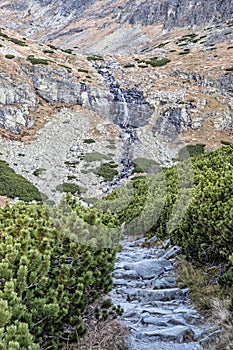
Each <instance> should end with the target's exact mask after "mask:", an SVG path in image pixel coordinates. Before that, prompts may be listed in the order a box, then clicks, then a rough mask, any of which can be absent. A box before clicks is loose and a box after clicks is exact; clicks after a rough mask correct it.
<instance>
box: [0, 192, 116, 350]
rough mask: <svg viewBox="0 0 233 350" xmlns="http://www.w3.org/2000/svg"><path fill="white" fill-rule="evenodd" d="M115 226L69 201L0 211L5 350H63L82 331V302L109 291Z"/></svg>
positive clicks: (0, 340) (0, 338)
mask: <svg viewBox="0 0 233 350" xmlns="http://www.w3.org/2000/svg"><path fill="white" fill-rule="evenodd" d="M79 214H80V215H79ZM91 224H95V225H94V226H93V227H94V228H93V230H92V226H91ZM115 226H116V225H115V223H114V220H112V218H110V217H107V216H106V214H103V215H102V214H101V212H100V211H97V210H95V211H94V212H91V211H90V210H89V209H85V208H82V207H81V206H79V205H77V204H76V202H75V200H74V199H72V197H71V196H67V198H66V199H64V200H63V201H62V203H61V205H60V206H58V207H56V208H55V207H52V208H46V207H44V206H42V205H39V204H38V205H36V204H33V205H32V204H26V203H22V202H21V203H17V204H15V205H14V206H12V207H10V206H6V207H5V208H4V209H1V210H0V232H1V242H0V276H1V278H0V308H1V315H0V348H1V349H2V350H9V349H11V350H16V349H21V350H38V349H54V350H56V349H61V348H62V347H63V346H64V344H67V343H68V342H72V340H76V339H77V336H78V337H80V336H81V335H83V334H84V333H85V328H86V327H85V324H84V321H83V319H84V318H85V311H86V307H87V305H89V304H90V303H92V302H94V301H95V300H96V299H97V298H98V297H99V296H100V295H102V294H103V293H106V292H108V291H109V290H110V289H111V286H112V277H111V273H112V270H113V266H114V261H115V253H116V251H117V249H118V248H117V238H116V235H115V233H117V231H116V230H117V228H116V230H115V231H114V230H113V229H112V231H111V230H110V228H113V227H115ZM109 232H112V236H111V235H110V234H109Z"/></svg>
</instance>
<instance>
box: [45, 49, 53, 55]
mask: <svg viewBox="0 0 233 350" xmlns="http://www.w3.org/2000/svg"><path fill="white" fill-rule="evenodd" d="M43 52H44V53H49V54H52V53H54V51H53V50H48V49H46V50H43Z"/></svg>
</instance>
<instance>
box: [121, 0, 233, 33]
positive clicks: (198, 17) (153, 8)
mask: <svg viewBox="0 0 233 350" xmlns="http://www.w3.org/2000/svg"><path fill="white" fill-rule="evenodd" d="M127 7H128V11H127V12H128V13H127V14H125V12H126V11H124V9H122V12H121V15H120V16H119V20H121V21H128V22H129V23H131V24H134V23H142V24H144V25H152V24H154V23H156V22H158V23H163V24H164V27H165V28H168V29H171V28H173V27H175V26H177V27H185V26H196V25H202V24H203V23H208V22H211V23H217V22H221V21H224V20H226V19H230V18H232V13H233V2H232V1H215V0H205V1H198V0H163V1H145V0H144V1H140V3H139V4H138V3H137V4H135V3H134V2H132V1H128V2H127V4H126V8H127Z"/></svg>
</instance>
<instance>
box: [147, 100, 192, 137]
mask: <svg viewBox="0 0 233 350" xmlns="http://www.w3.org/2000/svg"><path fill="white" fill-rule="evenodd" d="M190 124H191V120H190V116H189V113H188V111H187V108H185V107H184V108H174V109H172V108H169V109H167V110H166V111H165V112H164V113H163V115H162V116H161V117H159V118H158V119H157V121H156V123H155V125H154V127H153V133H154V135H157V134H158V133H159V134H161V135H163V136H165V137H166V138H168V139H170V140H175V139H176V138H177V136H178V135H179V134H181V133H182V132H184V131H186V130H188V127H190V126H191V125H190Z"/></svg>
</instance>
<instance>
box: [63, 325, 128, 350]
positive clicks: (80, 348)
mask: <svg viewBox="0 0 233 350" xmlns="http://www.w3.org/2000/svg"><path fill="white" fill-rule="evenodd" d="M127 336H128V330H127V328H126V327H125V326H124V325H123V324H122V323H120V322H119V321H117V320H110V321H102V322H98V323H97V322H95V321H93V322H92V323H90V324H89V326H88V330H87V333H86V334H85V336H84V337H83V338H82V339H80V340H79V341H78V342H77V343H76V344H71V345H70V346H68V348H67V350H127V345H126V342H127Z"/></svg>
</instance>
